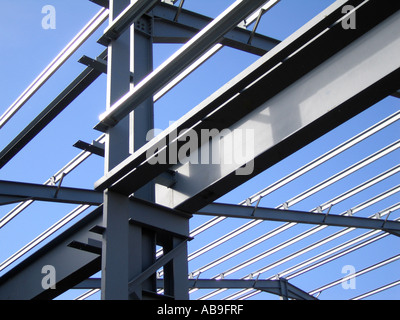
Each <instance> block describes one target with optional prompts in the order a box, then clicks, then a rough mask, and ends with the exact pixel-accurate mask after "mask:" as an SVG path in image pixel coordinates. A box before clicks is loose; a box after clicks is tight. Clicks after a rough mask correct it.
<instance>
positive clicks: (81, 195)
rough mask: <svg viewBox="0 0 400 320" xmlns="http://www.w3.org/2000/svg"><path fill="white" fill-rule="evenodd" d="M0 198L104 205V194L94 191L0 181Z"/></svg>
mask: <svg viewBox="0 0 400 320" xmlns="http://www.w3.org/2000/svg"><path fill="white" fill-rule="evenodd" d="M0 196H6V197H11V198H12V197H15V198H16V201H18V200H19V201H20V200H21V199H22V200H39V201H50V202H63V203H76V204H89V205H96V206H98V205H101V204H102V203H103V193H102V192H97V191H94V190H88V189H78V188H67V187H59V186H46V185H42V184H33V183H22V182H15V181H4V180H0ZM16 201H14V202H16Z"/></svg>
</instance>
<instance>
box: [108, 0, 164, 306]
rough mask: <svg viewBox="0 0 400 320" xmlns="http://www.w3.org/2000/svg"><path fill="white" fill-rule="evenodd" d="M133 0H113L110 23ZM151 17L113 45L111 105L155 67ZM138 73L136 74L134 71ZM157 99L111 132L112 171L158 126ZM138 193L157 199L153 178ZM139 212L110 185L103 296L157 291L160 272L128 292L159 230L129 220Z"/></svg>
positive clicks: (151, 252) (122, 297)
mask: <svg viewBox="0 0 400 320" xmlns="http://www.w3.org/2000/svg"><path fill="white" fill-rule="evenodd" d="M129 4H130V0H122V1H121V0H119V1H116V0H112V1H110V23H111V22H112V21H113V19H114V18H115V17H116V16H118V14H119V13H120V12H122V11H123V10H124V9H125V8H126V7H127V6H128V5H129ZM151 24H152V23H151V20H150V19H147V18H145V17H143V18H141V21H140V23H137V26H136V27H134V26H132V27H131V28H130V29H128V30H127V31H125V32H124V33H123V34H121V35H120V36H119V37H118V39H116V40H114V41H112V42H111V43H110V45H109V49H108V50H109V55H108V78H107V81H108V82H107V90H108V92H107V107H108V108H109V107H110V106H111V105H112V104H113V103H115V101H117V100H118V99H119V98H121V97H122V96H123V95H124V94H126V93H127V92H128V91H129V90H130V89H132V87H134V86H135V85H136V84H137V83H139V82H140V81H141V80H142V79H143V78H144V77H145V76H146V75H147V74H148V73H150V72H151V71H152V70H153V53H152V52H153V47H152V38H151ZM132 74H133V78H131V75H132ZM153 113H154V111H153V99H152V98H149V99H147V100H146V101H145V102H143V103H142V104H141V105H140V106H139V107H138V108H137V109H136V110H135V111H134V112H131V113H130V114H129V115H128V116H127V117H125V118H124V119H122V121H120V122H119V123H118V124H117V125H116V126H115V127H114V128H111V129H110V130H108V132H107V142H106V149H105V150H106V152H105V171H106V172H108V171H109V170H111V169H112V168H114V167H115V166H116V165H118V164H119V163H120V162H121V161H123V160H124V159H125V158H126V157H127V156H128V155H129V154H131V153H133V152H134V151H135V150H137V149H139V148H140V147H141V146H142V145H144V144H145V143H146V135H147V132H148V131H149V130H151V129H153V127H154V114H153ZM135 197H138V198H142V199H144V200H147V201H150V202H154V184H153V183H150V184H148V185H146V186H144V187H143V188H142V189H141V190H139V191H138V192H136V193H135ZM134 216H135V213H134V212H132V208H131V207H130V206H129V199H128V198H127V197H126V196H122V195H120V194H118V193H115V192H112V191H110V190H106V191H105V193H104V214H103V217H104V220H103V225H104V227H105V228H106V229H105V230H106V231H105V233H104V237H103V252H102V299H118V300H126V299H143V297H142V290H143V289H145V290H147V291H152V292H155V291H156V276H155V274H154V276H151V277H150V278H149V279H147V280H146V281H144V282H143V283H142V285H141V287H140V290H138V291H137V292H135V293H134V294H131V295H129V294H128V282H129V280H130V279H132V278H134V277H135V276H137V275H138V274H140V273H141V272H142V271H143V270H144V269H146V268H148V267H149V266H151V265H152V264H153V263H154V262H155V254H156V234H155V233H154V232H153V231H150V230H145V229H143V228H142V227H140V226H132V225H131V226H130V225H129V222H128V220H129V218H131V217H134Z"/></svg>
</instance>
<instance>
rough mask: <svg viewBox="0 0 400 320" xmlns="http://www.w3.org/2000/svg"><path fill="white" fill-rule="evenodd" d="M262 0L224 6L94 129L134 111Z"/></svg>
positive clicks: (113, 123)
mask: <svg viewBox="0 0 400 320" xmlns="http://www.w3.org/2000/svg"><path fill="white" fill-rule="evenodd" d="M264 2H265V0H243V1H236V2H235V3H234V4H232V5H231V6H230V7H229V8H228V9H227V10H225V11H224V12H223V13H222V14H220V15H219V16H218V17H217V18H215V19H214V20H213V21H212V22H211V23H209V24H208V25H207V26H206V27H205V28H204V29H202V30H201V31H200V32H199V33H197V34H196V36H194V37H193V38H192V39H191V40H190V41H188V42H187V43H186V44H185V45H184V46H183V47H181V48H180V49H179V50H178V51H177V52H176V53H175V54H174V55H172V56H171V57H170V58H169V59H168V60H167V61H165V63H163V64H162V65H160V66H159V67H158V68H157V69H155V70H154V71H153V72H151V73H150V74H149V75H148V76H147V77H146V78H145V79H143V80H142V81H141V82H140V83H139V84H137V85H136V86H135V87H134V88H133V89H132V90H131V91H129V92H128V93H127V94H126V95H124V96H123V97H122V98H121V99H120V100H118V101H117V102H116V103H115V104H114V105H112V106H111V108H110V109H109V110H107V111H106V112H104V113H103V114H102V115H101V116H100V119H101V120H100V123H99V124H97V125H96V127H95V129H97V130H100V131H103V132H105V131H107V129H108V128H110V127H113V126H115V124H116V123H118V122H119V121H120V120H121V119H123V118H124V117H125V116H126V115H128V114H129V113H130V112H131V111H133V110H134V109H135V108H136V107H137V106H139V105H140V104H141V103H142V102H143V101H145V100H146V99H147V98H149V97H150V96H152V95H153V94H155V93H156V92H157V91H159V90H160V89H162V88H163V87H164V86H165V85H166V84H168V83H169V82H170V81H171V80H173V79H174V78H175V77H176V76H177V75H179V73H180V72H182V71H183V70H185V69H186V68H187V67H188V66H189V65H190V64H192V63H193V62H195V61H196V60H197V59H198V58H199V57H200V56H201V55H202V54H204V53H205V52H206V51H207V50H208V49H210V48H211V47H212V46H213V45H215V44H216V43H217V42H218V41H219V39H220V38H221V37H222V36H223V35H224V34H226V33H227V32H228V31H230V30H231V29H233V28H234V27H235V26H236V25H237V24H238V23H239V22H240V21H241V20H243V19H244V18H245V17H246V16H248V15H249V14H251V13H252V12H253V11H255V10H257V9H258V8H259V7H260V6H261V5H262V4H263V3H264Z"/></svg>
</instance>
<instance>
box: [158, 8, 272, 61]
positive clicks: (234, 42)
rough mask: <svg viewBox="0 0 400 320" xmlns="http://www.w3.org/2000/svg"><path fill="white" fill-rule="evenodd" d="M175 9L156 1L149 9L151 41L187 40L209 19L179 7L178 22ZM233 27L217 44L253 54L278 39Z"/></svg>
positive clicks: (259, 53) (175, 41)
mask: <svg viewBox="0 0 400 320" xmlns="http://www.w3.org/2000/svg"><path fill="white" fill-rule="evenodd" d="M177 12H178V8H177V7H175V6H170V5H167V4H162V3H161V4H159V5H157V6H156V7H154V9H153V10H152V11H151V14H152V15H153V16H154V27H153V41H154V42H155V43H186V42H187V41H188V40H190V38H192V37H193V36H194V35H195V34H196V33H197V32H198V31H199V30H201V29H203V28H204V27H205V26H206V25H207V24H208V23H210V22H211V21H212V18H209V17H206V16H203V15H200V14H198V13H195V12H191V11H189V10H184V9H182V10H181V12H180V14H179V19H178V21H175V16H176V13H177ZM251 36H252V31H250V30H246V29H244V28H239V27H236V28H234V29H233V30H232V31H229V32H228V33H227V34H225V35H224V36H223V38H221V40H220V41H219V43H221V44H222V45H224V46H228V47H232V48H236V49H239V50H243V51H246V52H249V53H253V54H256V55H260V56H261V55H264V54H265V53H266V52H268V51H269V50H271V49H272V48H273V47H275V46H276V45H277V44H278V43H280V41H279V40H276V39H273V38H270V37H267V36H264V35H261V34H258V33H254V34H253V37H252V41H251V44H249V43H248V42H249V39H250V38H251Z"/></svg>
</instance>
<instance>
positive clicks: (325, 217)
mask: <svg viewBox="0 0 400 320" xmlns="http://www.w3.org/2000/svg"><path fill="white" fill-rule="evenodd" d="M196 214H200V215H210V216H224V217H230V218H243V219H260V220H268V221H281V222H294V223H305V224H316V225H327V226H335V227H346V228H360V229H373V230H382V231H386V232H390V233H392V232H393V233H398V232H400V222H398V221H386V220H379V219H370V218H361V217H354V216H345V215H334V214H324V213H310V212H303V211H295V210H280V209H271V208H263V207H251V206H240V205H233V204H223V203H212V204H209V205H208V206H206V207H204V208H203V209H200V210H199V211H197V212H196Z"/></svg>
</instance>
